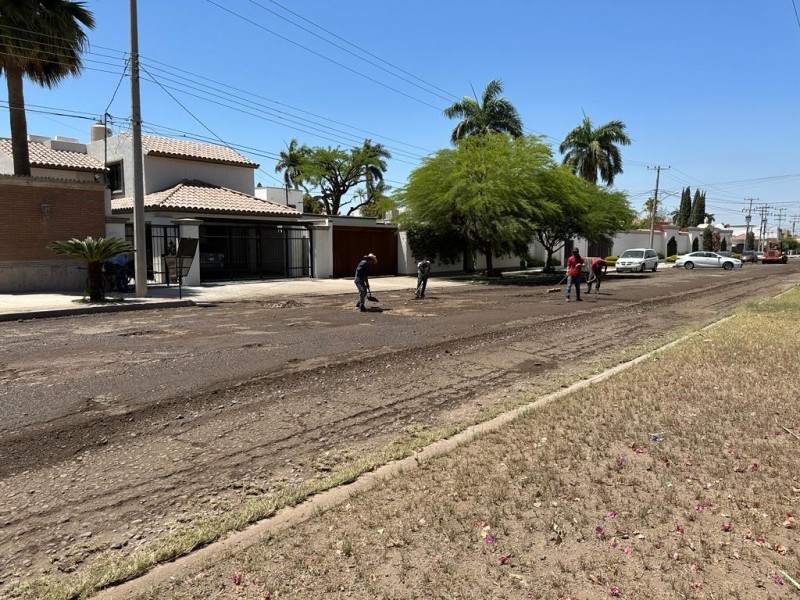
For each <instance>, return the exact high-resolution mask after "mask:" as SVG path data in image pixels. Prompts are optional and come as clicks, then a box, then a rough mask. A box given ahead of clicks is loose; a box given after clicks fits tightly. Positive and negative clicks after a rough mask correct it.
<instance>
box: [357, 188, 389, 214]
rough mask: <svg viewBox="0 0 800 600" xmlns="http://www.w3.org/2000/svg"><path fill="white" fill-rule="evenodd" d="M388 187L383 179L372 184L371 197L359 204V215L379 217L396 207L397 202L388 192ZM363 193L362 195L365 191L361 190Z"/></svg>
mask: <svg viewBox="0 0 800 600" xmlns="http://www.w3.org/2000/svg"><path fill="white" fill-rule="evenodd" d="M390 189H391V188H390V186H388V185H386V182H385V181H379V182H378V183H377V184H374V186H373V190H372V197H371V198H368V199H367V200H366V202H365V203H364V204H362V205H361V215H362V216H364V217H372V218H376V219H379V218H382V217H383V216H384V215H385V214H386V213H389V212H391V211H393V210H394V209H396V208H397V204H396V203H395V201H394V199H393V198H392V196H391V195H390V194H389V190H390ZM358 191H362V190H358ZM363 194H364V197H366V192H363Z"/></svg>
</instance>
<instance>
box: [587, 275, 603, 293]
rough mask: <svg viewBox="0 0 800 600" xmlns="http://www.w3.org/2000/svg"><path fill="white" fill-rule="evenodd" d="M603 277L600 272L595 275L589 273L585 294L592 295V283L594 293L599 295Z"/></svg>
mask: <svg viewBox="0 0 800 600" xmlns="http://www.w3.org/2000/svg"><path fill="white" fill-rule="evenodd" d="M604 277H605V273H603V272H602V271H600V272H599V273H595V272H594V271H593V272H591V273H589V281H587V282H586V283H587V285H588V286H589V287H588V288H587V289H586V293H587V294H591V293H592V284H593V283H594V291H595V292H596V293H598V294H599V293H600V283H602V281H603V278H604Z"/></svg>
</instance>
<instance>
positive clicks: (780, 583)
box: [772, 573, 784, 585]
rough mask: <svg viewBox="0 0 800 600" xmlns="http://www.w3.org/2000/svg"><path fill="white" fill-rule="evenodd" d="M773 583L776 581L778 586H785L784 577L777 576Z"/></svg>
mask: <svg viewBox="0 0 800 600" xmlns="http://www.w3.org/2000/svg"><path fill="white" fill-rule="evenodd" d="M772 581H774V582H775V584H776V585H783V584H784V581H783V577H781V576H780V575H778V574H777V573H776V574H775V577H773V578H772Z"/></svg>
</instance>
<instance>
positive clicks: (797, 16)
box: [792, 0, 800, 27]
mask: <svg viewBox="0 0 800 600" xmlns="http://www.w3.org/2000/svg"><path fill="white" fill-rule="evenodd" d="M792 8H794V18H795V20H796V21H797V26H798V27H800V15H798V14H797V4H796V3H795V1H794V0H792Z"/></svg>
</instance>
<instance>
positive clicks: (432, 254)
mask: <svg viewBox="0 0 800 600" xmlns="http://www.w3.org/2000/svg"><path fill="white" fill-rule="evenodd" d="M406 236H407V237H408V245H409V248H411V255H412V256H414V257H415V258H418V259H421V258H423V257H425V258H427V259H428V260H430V261H436V262H438V263H444V264H448V265H450V264H454V263H455V262H456V261H458V259H459V257H460V256H461V249H462V248H464V245H465V244H464V242H465V240H464V238H463V237H462V236H461V235H460V234H459V233H458V232H457V231H455V230H454V229H449V230H446V231H439V230H437V229H436V228H435V227H433V226H432V225H430V224H428V223H417V224H415V225H413V226H411V227H409V228H408V229H406Z"/></svg>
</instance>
